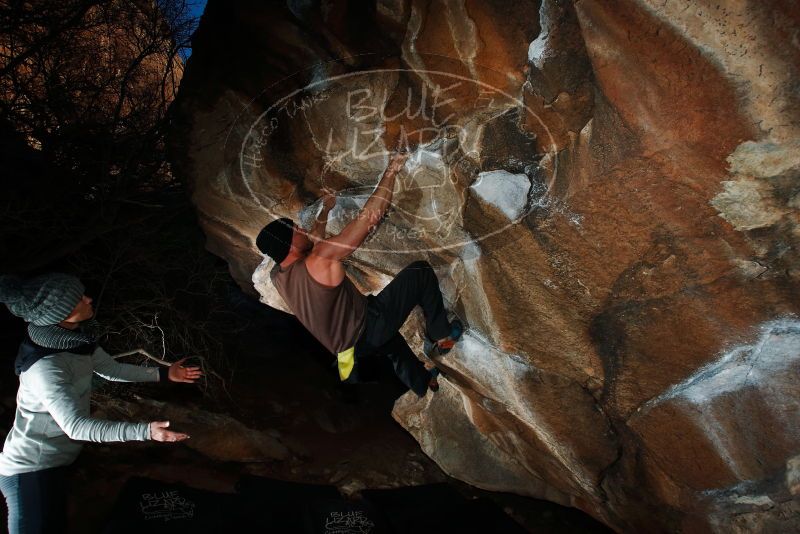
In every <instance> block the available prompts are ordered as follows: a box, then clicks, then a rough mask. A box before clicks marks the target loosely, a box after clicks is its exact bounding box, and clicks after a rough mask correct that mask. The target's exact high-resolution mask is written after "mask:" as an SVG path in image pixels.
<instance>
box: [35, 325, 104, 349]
mask: <svg viewBox="0 0 800 534" xmlns="http://www.w3.org/2000/svg"><path fill="white" fill-rule="evenodd" d="M97 333H98V327H97V323H96V322H95V321H93V320H90V321H86V323H85V324H84V323H82V324H81V325H80V326H79V327H78V328H76V329H75V330H69V329H68V328H62V327H60V326H58V325H55V324H51V325H46V326H36V325H34V324H32V323H31V324H28V335H29V336H30V338H31V341H33V342H34V343H36V344H37V345H39V346H40V347H45V348H48V349H59V350H68V349H74V348H77V347H80V346H81V345H87V344H90V343H95V342H96V341H97V337H98V336H97Z"/></svg>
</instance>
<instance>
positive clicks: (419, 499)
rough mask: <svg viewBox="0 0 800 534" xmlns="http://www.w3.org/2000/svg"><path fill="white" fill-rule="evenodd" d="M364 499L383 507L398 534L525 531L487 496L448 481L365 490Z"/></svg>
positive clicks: (509, 533)
mask: <svg viewBox="0 0 800 534" xmlns="http://www.w3.org/2000/svg"><path fill="white" fill-rule="evenodd" d="M361 494H362V496H363V498H364V499H365V500H366V501H367V502H370V503H372V504H373V505H374V506H375V508H377V509H379V510H381V511H382V512H383V514H384V516H385V517H386V518H387V520H388V522H389V525H390V528H391V529H392V532H393V533H395V534H412V533H413V534H425V533H431V534H433V533H436V534H440V533H442V532H491V533H492V534H524V533H525V532H526V530H525V529H524V528H522V527H521V526H520V525H519V524H518V523H516V522H515V521H514V520H513V519H511V518H510V517H509V516H508V515H507V514H506V513H505V512H503V510H502V509H500V508H499V507H498V506H497V505H496V504H495V503H494V502H492V501H491V500H488V499H466V498H464V497H463V496H462V495H461V494H460V493H458V492H457V491H456V490H455V489H454V488H453V487H452V486H450V485H449V484H429V485H424V486H409V487H405V488H396V489H385V490H365V491H362V492H361Z"/></svg>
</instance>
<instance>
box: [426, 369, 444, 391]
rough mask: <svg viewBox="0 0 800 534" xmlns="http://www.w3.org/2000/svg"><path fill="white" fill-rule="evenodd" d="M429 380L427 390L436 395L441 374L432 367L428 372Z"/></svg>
mask: <svg viewBox="0 0 800 534" xmlns="http://www.w3.org/2000/svg"><path fill="white" fill-rule="evenodd" d="M430 373H431V378H430V380H428V389H430V390H431V391H433V392H434V393H436V392H437V391H439V375H440V374H442V372H441V371H439V368H438V367H434V368H433V369H431V371H430Z"/></svg>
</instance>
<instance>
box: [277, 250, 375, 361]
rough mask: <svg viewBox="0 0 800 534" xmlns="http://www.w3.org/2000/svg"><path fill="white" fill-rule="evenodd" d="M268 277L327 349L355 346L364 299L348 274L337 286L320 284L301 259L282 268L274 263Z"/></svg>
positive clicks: (343, 348)
mask: <svg viewBox="0 0 800 534" xmlns="http://www.w3.org/2000/svg"><path fill="white" fill-rule="evenodd" d="M270 278H271V279H272V283H273V284H274V285H275V288H276V289H277V290H278V293H279V294H280V295H281V297H283V300H284V302H286V305H287V306H289V308H290V309H291V310H292V312H293V313H294V314H295V316H296V317H297V318H298V319H299V320H300V322H301V323H303V326H305V327H306V329H308V331H309V332H311V334H312V335H313V336H314V337H315V338H317V340H318V341H319V342H320V343H322V345H323V346H324V347H325V348H326V349H328V350H329V351H331V352H332V353H333V354H337V353H339V352H342V351H345V350H347V349H349V348H351V347H352V346H353V345H355V343H356V341H357V340H358V336H360V335H361V331H362V329H363V327H364V316H365V314H366V309H367V298H366V297H365V296H364V295H362V294H361V292H360V291H359V290H358V288H356V286H354V285H353V282H351V281H350V279H349V278H348V277H347V276H345V277H344V280H342V283H341V284H339V285H338V286H336V287H330V286H326V285H323V284H320V283H319V282H317V281H316V280H314V279H313V278H312V277H311V275H310V274H309V273H308V270H307V269H306V260H305V259H302V260H297V261H295V262H294V263H293V264H291V265H290V266H289V267H287V268H286V270H285V271H284V270H282V269H281V267H280V265H275V267H273V269H272V272H270Z"/></svg>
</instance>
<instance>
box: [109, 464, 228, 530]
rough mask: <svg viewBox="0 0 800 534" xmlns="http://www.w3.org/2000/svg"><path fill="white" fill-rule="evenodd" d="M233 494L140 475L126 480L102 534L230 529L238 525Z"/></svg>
mask: <svg viewBox="0 0 800 534" xmlns="http://www.w3.org/2000/svg"><path fill="white" fill-rule="evenodd" d="M236 500H237V496H236V495H235V494H226V493H214V492H210V491H204V490H198V489H194V488H190V487H187V486H184V485H182V484H169V483H165V482H161V481H158V480H152V479H148V478H142V477H133V478H131V479H129V480H128V481H127V482H126V484H125V486H124V487H123V488H122V491H121V492H120V495H119V497H118V498H117V502H116V504H115V505H114V508H113V509H112V513H111V518H110V520H109V521H108V523H107V525H106V529H105V530H104V531H103V532H104V534H134V533H135V534H140V533H142V532H147V533H148V534H160V533H165V534H166V533H170V534H174V533H176V532H191V533H194V534H210V533H218V532H231V528H232V527H236V526H238V525H239V524H240V523H239V514H238V512H237V506H236Z"/></svg>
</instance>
